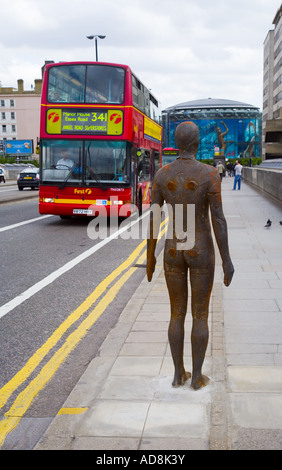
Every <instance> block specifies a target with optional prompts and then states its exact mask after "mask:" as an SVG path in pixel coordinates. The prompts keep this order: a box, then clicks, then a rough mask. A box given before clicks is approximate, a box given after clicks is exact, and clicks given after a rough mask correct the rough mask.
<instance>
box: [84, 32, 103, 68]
mask: <svg viewBox="0 0 282 470" xmlns="http://www.w3.org/2000/svg"><path fill="white" fill-rule="evenodd" d="M86 37H87V39H94V38H95V50H96V62H98V38H99V39H105V37H106V36H103V35H101V34H92V36H86Z"/></svg>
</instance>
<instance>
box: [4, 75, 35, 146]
mask: <svg viewBox="0 0 282 470" xmlns="http://www.w3.org/2000/svg"><path fill="white" fill-rule="evenodd" d="M41 87H42V80H41V79H38V80H35V81H34V87H33V89H31V90H28V91H25V90H24V83H23V80H18V89H14V88H5V87H1V88H0V142H1V143H2V145H3V143H4V145H5V141H6V140H31V141H32V142H33V149H34V154H35V150H36V146H37V144H38V141H39V135H40V134H39V129H40V100H41Z"/></svg>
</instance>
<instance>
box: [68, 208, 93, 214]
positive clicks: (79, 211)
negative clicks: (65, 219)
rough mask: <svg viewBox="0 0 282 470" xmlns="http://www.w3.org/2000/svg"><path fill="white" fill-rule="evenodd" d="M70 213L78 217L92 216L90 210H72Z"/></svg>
mask: <svg viewBox="0 0 282 470" xmlns="http://www.w3.org/2000/svg"><path fill="white" fill-rule="evenodd" d="M72 213H73V214H79V215H93V211H92V209H73V211H72Z"/></svg>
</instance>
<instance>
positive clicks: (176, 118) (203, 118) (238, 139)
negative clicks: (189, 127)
mask: <svg viewBox="0 0 282 470" xmlns="http://www.w3.org/2000/svg"><path fill="white" fill-rule="evenodd" d="M184 121H193V122H194V123H195V124H196V125H197V126H198V127H199V132H200V145H199V150H198V154H197V158H198V159H200V160H203V159H213V158H215V157H217V156H221V157H223V158H225V159H228V158H238V157H246V158H252V157H260V156H261V112H260V110H259V108H256V107H254V106H252V105H249V104H246V103H240V102H237V101H231V100H223V99H212V98H209V99H203V100H196V101H189V102H186V103H180V104H178V105H175V106H172V107H170V108H167V109H166V110H164V111H163V146H164V147H175V141H174V133H175V129H176V127H177V126H178V124H180V123H181V122H184Z"/></svg>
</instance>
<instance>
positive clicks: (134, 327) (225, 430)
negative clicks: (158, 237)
mask: <svg viewBox="0 0 282 470" xmlns="http://www.w3.org/2000/svg"><path fill="white" fill-rule="evenodd" d="M222 195H223V206H224V213H225V217H226V220H227V224H228V234H229V246H230V252H231V258H232V261H233V264H234V267H235V274H234V277H233V280H232V283H231V285H230V286H229V287H225V286H224V284H223V274H222V268H221V260H220V258H219V255H218V253H217V265H216V275H215V282H214V287H213V292H212V298H211V304H210V316H209V328H210V338H209V345H208V350H207V354H206V359H205V362H204V368H203V373H204V374H206V375H208V376H209V377H210V379H211V380H210V383H209V385H207V386H206V387H204V388H202V389H200V390H197V391H195V390H193V389H192V388H191V387H190V384H191V382H190V380H188V381H187V382H186V383H185V385H184V386H183V387H180V388H173V387H172V386H171V382H172V378H173V372H174V369H173V364H172V359H171V354H170V350H169V344H168V338H167V330H168V322H169V316H170V304H169V298H168V292H167V288H166V283H165V279H164V272H163V268H162V254H161V255H160V256H159V258H158V260H157V268H156V271H155V274H154V277H153V280H152V282H151V283H148V282H147V279H146V278H144V279H143V281H142V283H141V284H140V286H139V288H138V289H137V291H136V292H135V293H134V295H133V297H132V298H131V299H130V300H129V302H128V304H127V306H126V307H125V309H124V311H123V312H122V314H121V316H120V318H119V321H118V323H117V325H116V326H115V328H113V329H112V330H111V332H110V333H109V335H108V337H107V338H106V340H105V341H104V343H103V345H102V346H101V348H100V351H99V354H98V355H97V357H95V358H94V359H93V360H92V362H91V363H90V364H89V366H88V368H87V369H86V371H85V373H84V374H83V376H82V377H81V379H80V380H79V382H78V383H77V385H76V386H75V388H74V389H73V391H72V393H71V394H70V396H69V397H68V399H67V400H66V402H65V404H64V406H63V408H62V409H61V410H60V411H59V413H58V414H57V416H56V417H55V418H50V424H49V427H48V428H47V429H46V432H45V434H44V436H43V438H42V439H41V441H40V442H38V443H37V445H36V447H35V450H55V449H57V450H82V449H84V450H86V449H87V450H103V451H105V452H106V451H107V450H115V451H121V452H120V453H119V455H122V451H127V450H142V451H166V453H167V454H172V453H173V454H179V455H180V452H178V451H181V450H187V451H188V450H274V449H277V450H281V449H282V250H281V240H282V225H281V224H280V223H279V222H280V221H282V208H281V205H279V204H278V203H277V202H275V200H272V199H271V198H268V197H266V196H265V195H264V194H263V193H261V192H258V191H257V190H256V189H254V188H253V187H252V186H250V185H248V184H247V183H245V182H244V181H243V182H242V186H241V190H240V191H238V190H236V191H233V178H229V177H225V178H223V182H222ZM268 219H270V220H271V221H272V225H271V227H270V228H269V229H267V228H265V224H266V221H267V220H268ZM190 330H191V309H190V306H189V308H188V313H187V317H186V340H185V351H184V356H185V364H186V370H189V371H191V348H190ZM105 455H106V453H105Z"/></svg>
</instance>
